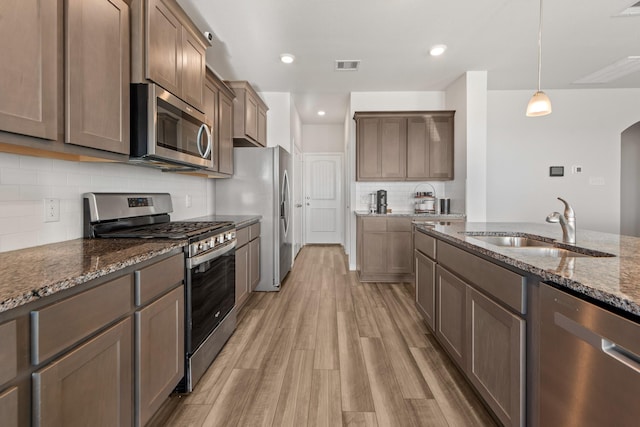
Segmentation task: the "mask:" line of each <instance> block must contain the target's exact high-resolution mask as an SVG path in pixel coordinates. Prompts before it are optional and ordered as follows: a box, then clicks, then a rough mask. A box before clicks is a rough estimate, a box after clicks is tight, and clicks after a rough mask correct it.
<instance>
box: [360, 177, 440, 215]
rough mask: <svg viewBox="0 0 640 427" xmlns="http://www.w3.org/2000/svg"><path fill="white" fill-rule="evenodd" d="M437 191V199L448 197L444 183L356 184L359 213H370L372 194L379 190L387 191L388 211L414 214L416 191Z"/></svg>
mask: <svg viewBox="0 0 640 427" xmlns="http://www.w3.org/2000/svg"><path fill="white" fill-rule="evenodd" d="M427 184H430V185H432V186H433V188H434V189H435V191H436V194H435V196H436V197H446V194H445V190H444V183H442V182H356V207H355V210H357V211H368V210H369V200H370V197H371V196H370V194H371V193H375V192H376V191H378V190H386V191H387V209H389V208H391V209H392V210H393V211H394V212H413V210H414V202H415V199H414V195H415V193H416V191H427V192H429V191H433V190H432V189H431V187H430V186H429V185H427Z"/></svg>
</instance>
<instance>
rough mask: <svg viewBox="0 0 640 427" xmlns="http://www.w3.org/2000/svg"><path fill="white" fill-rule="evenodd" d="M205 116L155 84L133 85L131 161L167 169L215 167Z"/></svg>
mask: <svg viewBox="0 0 640 427" xmlns="http://www.w3.org/2000/svg"><path fill="white" fill-rule="evenodd" d="M211 131H212V129H210V127H209V126H208V125H207V124H206V121H205V115H204V114H203V113H201V112H200V111H198V110H196V109H195V108H193V107H191V106H190V105H189V104H187V103H186V102H184V101H183V100H181V99H180V98H178V97H177V96H175V95H173V94H171V93H169V92H167V91H166V90H164V89H162V88H161V87H160V86H158V85H155V84H151V83H150V84H143V83H140V84H132V85H131V153H130V156H131V161H132V162H133V163H145V164H148V165H151V166H155V167H159V168H162V169H166V170H190V169H203V168H209V167H211V166H212V165H213V152H212V149H213V138H212V133H211Z"/></svg>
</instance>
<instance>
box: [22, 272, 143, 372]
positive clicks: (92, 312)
mask: <svg viewBox="0 0 640 427" xmlns="http://www.w3.org/2000/svg"><path fill="white" fill-rule="evenodd" d="M131 282H132V276H131V275H130V274H129V275H127V276H123V277H120V278H119V279H115V280H113V281H111V282H108V283H105V284H104V285H101V286H98V287H96V288H93V289H91V290H89V291H86V292H83V293H81V294H78V295H75V296H73V297H71V298H67V299H65V300H62V301H60V302H57V303H55V304H53V305H50V306H47V307H44V308H42V309H40V310H37V311H32V312H31V339H32V345H31V360H32V363H33V364H34V365H38V364H40V363H41V362H42V361H43V360H46V359H48V358H49V357H51V356H54V355H55V354H57V353H59V352H61V351H62V350H64V349H65V348H68V347H70V346H72V345H73V344H75V343H76V342H78V341H80V340H82V339H83V338H85V337H86V336H88V335H90V334H91V333H93V332H95V331H97V330H98V329H100V328H102V327H104V326H105V325H108V324H109V323H111V322H112V321H114V320H116V319H117V318H118V317H120V316H123V315H124V314H126V313H127V312H128V311H129V310H130V308H131Z"/></svg>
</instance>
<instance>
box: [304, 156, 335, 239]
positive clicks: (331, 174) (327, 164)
mask: <svg viewBox="0 0 640 427" xmlns="http://www.w3.org/2000/svg"><path fill="white" fill-rule="evenodd" d="M304 170H305V174H304V176H305V179H304V187H305V192H304V193H305V200H304V209H305V231H306V232H305V242H306V243H340V244H342V243H343V242H344V227H343V225H342V224H343V212H344V209H343V204H344V200H343V197H342V154H333V153H332V154H315V153H314V154H305V155H304Z"/></svg>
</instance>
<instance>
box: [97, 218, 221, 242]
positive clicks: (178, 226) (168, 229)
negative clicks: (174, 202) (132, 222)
mask: <svg viewBox="0 0 640 427" xmlns="http://www.w3.org/2000/svg"><path fill="white" fill-rule="evenodd" d="M230 227H233V223H232V222H224V221H223V222H191V221H175V222H166V223H163V224H153V225H145V226H141V227H135V228H128V229H122V230H117V231H110V232H106V233H102V234H101V235H100V237H113V238H116V237H118V238H142V239H151V238H156V239H162V238H164V239H191V238H193V237H198V236H203V235H205V234H209V233H211V232H215V231H224V230H223V229H225V228H230Z"/></svg>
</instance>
